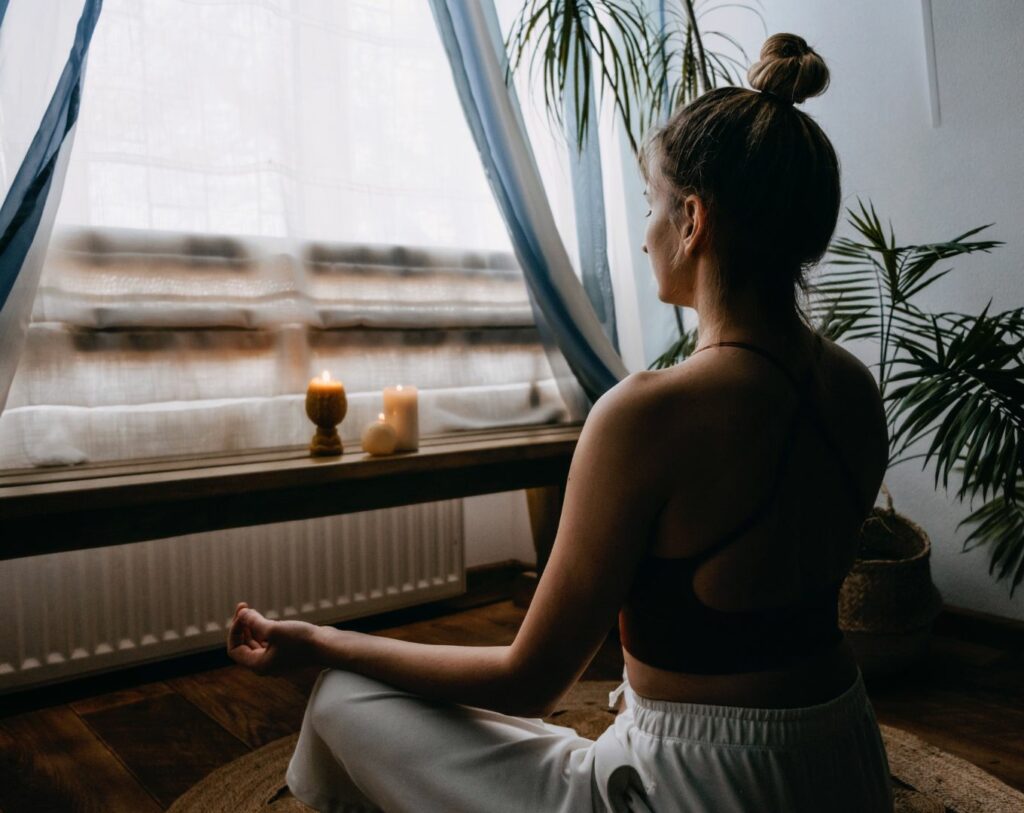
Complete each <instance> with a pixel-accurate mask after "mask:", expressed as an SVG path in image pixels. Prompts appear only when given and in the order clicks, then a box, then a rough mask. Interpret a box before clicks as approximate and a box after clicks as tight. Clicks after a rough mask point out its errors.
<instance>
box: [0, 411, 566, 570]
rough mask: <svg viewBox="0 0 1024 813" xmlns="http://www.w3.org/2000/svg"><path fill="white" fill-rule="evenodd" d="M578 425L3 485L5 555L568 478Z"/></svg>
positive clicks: (0, 510) (0, 525)
mask: <svg viewBox="0 0 1024 813" xmlns="http://www.w3.org/2000/svg"><path fill="white" fill-rule="evenodd" d="M578 437H579V425H576V424H573V425H567V426H559V427H545V428H543V430H538V429H535V428H531V429H522V428H520V429H516V430H514V431H513V430H501V431H493V432H489V433H480V434H478V435H476V436H475V437H474V438H472V439H466V438H457V437H453V436H444V437H443V438H438V439H436V442H434V443H433V444H431V445H424V446H422V447H421V448H420V451H418V452H413V453H406V454H401V455H394V456H390V457H381V458H370V457H368V456H366V455H361V454H360V455H344V456H342V457H341V458H336V459H325V458H310V457H308V456H303V457H301V458H298V459H286V460H280V461H274V462H266V461H263V462H258V463H245V464H238V465H226V466H214V465H207V466H204V467H202V468H196V469H189V470H187V471H171V472H167V471H157V472H144V473H136V474H130V475H123V476H112V477H99V478H93V479H86V480H76V481H68V482H42V483H32V482H28V481H26V482H23V483H21V484H8V485H5V486H4V487H2V488H0V529H2V532H3V533H2V536H3V538H4V544H3V545H2V546H0V559H9V558H17V557H19V556H32V555H38V554H43V553H53V552H58V551H65V550H80V549H85V548H91V547H100V546H104V545H111V544H126V543H129V542H137V541H143V540H147V539H160V538H166V537H170V536H178V535H181V534H186V533H198V532H201V531H212V530H222V529H225V528H235V527H244V526H248V525H260V524H265V523H271V522H282V521H286V520H296V519H310V518H313V517H321V516H330V515H334V514H342V513H347V512H353V511H366V510H371V509H376V508H386V507H392V506H396V505H410V504H414V503H419V502H431V501H434V500H443V499H451V498H454V497H464V496H472V495H474V494H486V493H493V492H499V491H511V490H515V489H519V488H528V487H534V486H542V485H550V484H552V483H559V482H564V480H565V479H566V477H567V475H568V470H569V464H570V462H571V459H572V453H573V451H574V449H575V445H576V441H577V439H578Z"/></svg>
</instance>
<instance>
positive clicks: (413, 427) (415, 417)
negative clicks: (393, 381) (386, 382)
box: [384, 384, 420, 452]
mask: <svg viewBox="0 0 1024 813" xmlns="http://www.w3.org/2000/svg"><path fill="white" fill-rule="evenodd" d="M384 415H385V420H387V422H388V423H389V424H391V427H392V428H393V429H394V430H395V434H396V435H398V445H397V446H396V447H395V450H396V451H399V452H408V451H415V450H416V449H418V448H419V447H420V412H419V393H418V391H417V389H416V388H415V387H411V386H407V385H402V384H399V385H398V386H397V387H385V388H384Z"/></svg>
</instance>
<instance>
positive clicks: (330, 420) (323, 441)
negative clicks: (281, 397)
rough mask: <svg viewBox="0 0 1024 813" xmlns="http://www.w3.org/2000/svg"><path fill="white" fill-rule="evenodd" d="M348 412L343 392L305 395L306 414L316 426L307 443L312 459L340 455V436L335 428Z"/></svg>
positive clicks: (309, 392) (309, 393)
mask: <svg viewBox="0 0 1024 813" xmlns="http://www.w3.org/2000/svg"><path fill="white" fill-rule="evenodd" d="M346 412H348V399H347V398H346V397H345V391H344V390H341V391H340V392H338V391H332V392H315V391H312V390H310V391H308V392H307V393H306V414H307V415H308V416H309V419H310V420H311V421H312V422H313V423H315V424H316V432H315V433H314V434H313V439H312V440H311V441H310V442H309V453H310V454H311V455H313V456H314V457H329V456H331V455H340V454H341V453H342V446H341V436H340V435H339V434H338V430H337V428H336V427H337V426H338V424H339V423H341V421H342V419H343V418H344V417H345V413H346Z"/></svg>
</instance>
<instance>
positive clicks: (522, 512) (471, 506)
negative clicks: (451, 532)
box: [464, 491, 537, 567]
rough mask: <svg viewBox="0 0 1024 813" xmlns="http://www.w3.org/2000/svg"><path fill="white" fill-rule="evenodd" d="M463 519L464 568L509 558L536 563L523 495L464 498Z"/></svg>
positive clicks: (528, 517)
mask: <svg viewBox="0 0 1024 813" xmlns="http://www.w3.org/2000/svg"><path fill="white" fill-rule="evenodd" d="M464 518H465V529H466V567H477V566H479V565H487V564H493V563H495V562H505V561H508V560H509V559H518V560H519V561H521V562H526V563H528V564H533V563H535V562H536V561H537V554H536V551H535V550H534V548H533V536H532V535H531V533H530V515H529V513H528V512H527V509H526V493H525V492H523V491H507V492H504V493H502V494H483V495H481V496H478V497H468V498H467V499H466V500H465V501H464Z"/></svg>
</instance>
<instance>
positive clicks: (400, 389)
mask: <svg viewBox="0 0 1024 813" xmlns="http://www.w3.org/2000/svg"><path fill="white" fill-rule="evenodd" d="M395 389H396V390H398V391H399V392H401V391H402V385H401V384H399V385H398V386H397V387H395Z"/></svg>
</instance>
